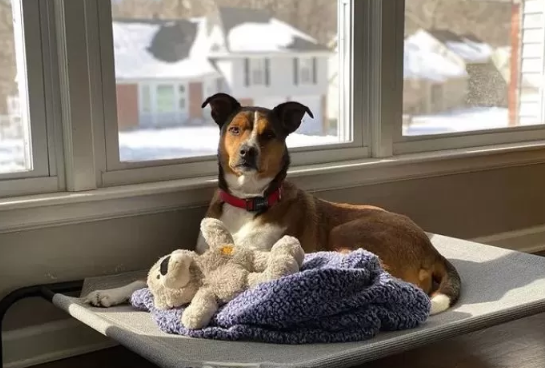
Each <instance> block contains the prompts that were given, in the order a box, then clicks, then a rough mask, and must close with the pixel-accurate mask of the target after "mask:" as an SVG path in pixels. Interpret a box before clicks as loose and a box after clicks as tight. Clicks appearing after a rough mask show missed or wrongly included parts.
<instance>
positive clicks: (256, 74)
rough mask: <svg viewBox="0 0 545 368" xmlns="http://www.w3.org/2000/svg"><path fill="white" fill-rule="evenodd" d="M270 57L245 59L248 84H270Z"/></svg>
mask: <svg viewBox="0 0 545 368" xmlns="http://www.w3.org/2000/svg"><path fill="white" fill-rule="evenodd" d="M269 63H270V61H269V59H267V58H247V59H245V61H244V69H245V70H244V74H245V80H246V85H247V86H267V85H269V72H270V71H269Z"/></svg>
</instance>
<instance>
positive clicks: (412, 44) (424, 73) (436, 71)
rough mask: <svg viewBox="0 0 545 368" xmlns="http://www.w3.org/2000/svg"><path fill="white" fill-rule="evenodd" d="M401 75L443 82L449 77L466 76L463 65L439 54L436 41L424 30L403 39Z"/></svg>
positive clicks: (408, 77)
mask: <svg viewBox="0 0 545 368" xmlns="http://www.w3.org/2000/svg"><path fill="white" fill-rule="evenodd" d="M403 76H404V78H407V79H426V80H429V81H433V82H444V81H446V80H448V79H451V78H463V77H466V76H467V72H466V69H465V67H464V65H461V64H459V63H456V62H455V61H453V60H451V59H449V58H448V57H446V56H444V55H441V54H440V53H439V52H438V50H437V49H436V41H435V40H434V38H433V37H432V36H431V35H430V34H429V33H428V32H427V31H425V30H420V31H417V32H416V33H414V34H413V35H412V36H409V37H407V38H406V39H405V44H404V52H403Z"/></svg>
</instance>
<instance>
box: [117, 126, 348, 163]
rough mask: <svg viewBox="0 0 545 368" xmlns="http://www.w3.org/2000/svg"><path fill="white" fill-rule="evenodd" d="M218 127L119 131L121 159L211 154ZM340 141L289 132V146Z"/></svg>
mask: <svg viewBox="0 0 545 368" xmlns="http://www.w3.org/2000/svg"><path fill="white" fill-rule="evenodd" d="M218 139H219V129H218V128H217V127H214V126H205V127H183V128H171V129H157V130H140V131H135V132H123V133H120V134H119V154H120V157H121V160H122V161H147V160H158V159H171V158H180V157H194V156H202V155H214V154H216V152H217V149H218ZM331 143H339V139H338V138H337V137H335V136H323V137H320V136H308V135H303V134H292V135H291V136H290V137H288V146H290V147H302V146H311V145H316V144H331Z"/></svg>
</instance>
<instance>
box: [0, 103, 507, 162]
mask: <svg viewBox="0 0 545 368" xmlns="http://www.w3.org/2000/svg"><path fill="white" fill-rule="evenodd" d="M507 116H508V114H507V109H505V108H496V107H492V108H472V109H463V110H456V111H452V112H446V113H442V114H437V115H429V116H415V117H413V118H412V122H411V123H410V124H406V125H405V126H404V127H403V134H404V135H409V136H417V135H423V134H441V133H455V132H463V131H472V130H481V129H494V128H503V127H507V122H508V119H507ZM218 137H219V131H218V128H217V127H214V126H205V127H182V128H169V129H157V130H139V131H133V132H122V133H120V134H119V146H120V156H121V160H122V161H148V160H159V159H172V158H181V157H194V156H200V155H214V154H215V153H216V150H217V144H218ZM331 143H339V140H338V138H337V137H335V136H308V135H303V134H293V135H291V136H290V137H289V138H288V146H289V147H301V146H311V145H320V144H331ZM23 147H24V146H23V141H22V140H15V139H10V140H0V173H6V172H14V171H21V170H24V161H23V157H24V156H23Z"/></svg>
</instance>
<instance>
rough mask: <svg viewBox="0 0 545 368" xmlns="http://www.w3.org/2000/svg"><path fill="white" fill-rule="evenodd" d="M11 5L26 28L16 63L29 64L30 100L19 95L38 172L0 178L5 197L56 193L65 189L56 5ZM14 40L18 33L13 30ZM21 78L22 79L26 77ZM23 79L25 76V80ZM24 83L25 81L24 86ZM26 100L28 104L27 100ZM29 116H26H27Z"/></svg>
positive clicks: (26, 1) (23, 1) (23, 0)
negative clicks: (55, 29) (55, 17)
mask: <svg viewBox="0 0 545 368" xmlns="http://www.w3.org/2000/svg"><path fill="white" fill-rule="evenodd" d="M11 6H17V7H18V9H13V8H12V13H13V14H14V17H15V18H18V19H19V21H20V22H21V24H22V27H23V29H22V35H21V36H22V37H23V45H17V40H14V42H15V47H17V46H20V47H21V46H22V48H23V50H22V51H23V53H22V54H20V53H19V54H18V55H17V51H16V62H17V63H22V64H24V72H25V73H21V70H20V69H21V68H19V66H18V67H17V72H18V73H21V74H24V75H23V76H22V77H23V78H25V77H26V78H25V79H26V81H25V82H23V83H25V84H26V96H25V97H23V99H22V101H21V97H20V96H18V99H19V104H20V106H21V107H22V109H21V115H22V119H27V121H28V126H29V128H30V135H31V142H30V143H31V144H30V146H31V151H32V153H31V157H32V160H33V170H30V171H25V172H16V173H5V174H0V198H3V197H12V196H21V195H31V194H38V193H52V192H56V191H59V190H63V189H64V188H65V186H64V172H63V159H62V157H63V147H62V144H60V142H62V134H61V132H60V129H59V124H58V119H57V118H58V115H59V104H58V101H57V100H56V99H55V96H58V93H59V89H58V84H57V83H56V75H57V71H56V67H57V64H56V36H55V31H54V17H53V14H52V10H53V8H52V3H51V2H45V1H33V0H18V1H14V2H13V3H12V4H11ZM14 37H15V38H16V37H17V32H16V31H15V27H14ZM21 74H19V75H20V76H21ZM20 78H21V77H20ZM19 83H21V82H19ZM25 100H26V101H25ZM25 115H26V117H25Z"/></svg>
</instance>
